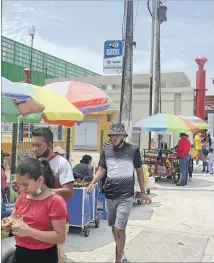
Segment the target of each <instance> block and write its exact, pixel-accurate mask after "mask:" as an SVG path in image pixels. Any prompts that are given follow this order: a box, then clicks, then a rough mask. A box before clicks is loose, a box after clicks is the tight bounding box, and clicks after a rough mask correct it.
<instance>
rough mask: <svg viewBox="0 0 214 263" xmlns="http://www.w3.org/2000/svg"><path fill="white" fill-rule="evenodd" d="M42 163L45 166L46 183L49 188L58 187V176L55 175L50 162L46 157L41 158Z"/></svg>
mask: <svg viewBox="0 0 214 263" xmlns="http://www.w3.org/2000/svg"><path fill="white" fill-rule="evenodd" d="M40 162H41V164H42V165H43V167H44V174H43V175H44V178H45V184H46V185H47V187H48V188H52V189H54V188H56V178H55V176H54V173H53V171H52V169H51V167H50V164H49V162H48V161H47V160H46V159H41V160H40Z"/></svg>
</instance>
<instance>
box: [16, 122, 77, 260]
mask: <svg viewBox="0 0 214 263" xmlns="http://www.w3.org/2000/svg"><path fill="white" fill-rule="evenodd" d="M32 146H33V152H34V153H35V155H36V158H38V159H40V158H45V159H47V160H48V161H49V163H50V166H51V169H52V170H53V172H54V174H55V176H56V189H53V191H54V192H56V193H57V194H59V195H61V196H62V197H63V198H64V199H65V200H68V199H70V198H71V196H72V193H73V182H74V177H73V172H72V168H71V165H70V163H69V162H68V161H67V160H66V159H65V158H64V157H62V156H60V155H58V154H55V153H54V152H53V133H52V131H51V130H50V129H49V128H46V127H42V128H37V129H35V130H33V132H32ZM13 189H14V190H15V191H16V192H18V193H20V189H19V186H18V185H14V187H13ZM67 220H68V219H67ZM68 229H69V225H68V224H67V229H66V233H67V232H68ZM58 257H59V263H65V262H67V258H66V255H65V244H61V245H58Z"/></svg>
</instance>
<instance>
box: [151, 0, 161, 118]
mask: <svg viewBox="0 0 214 263" xmlns="http://www.w3.org/2000/svg"><path fill="white" fill-rule="evenodd" d="M159 6H160V0H155V4H154V32H153V34H154V35H153V38H154V46H153V72H152V74H153V80H152V81H153V83H152V88H153V96H152V114H157V113H159V98H160V68H159V43H160V22H159V17H158V10H159Z"/></svg>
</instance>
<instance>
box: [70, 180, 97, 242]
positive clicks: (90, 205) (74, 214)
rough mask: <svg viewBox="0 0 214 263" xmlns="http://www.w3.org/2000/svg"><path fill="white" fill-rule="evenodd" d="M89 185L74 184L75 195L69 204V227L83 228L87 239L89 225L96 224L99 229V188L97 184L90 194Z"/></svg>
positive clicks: (82, 183) (83, 183) (78, 182)
mask: <svg viewBox="0 0 214 263" xmlns="http://www.w3.org/2000/svg"><path fill="white" fill-rule="evenodd" d="M88 184H89V183H87V182H81V181H76V182H75V183H74V194H73V196H72V198H71V199H70V200H69V201H68V202H67V207H68V216H69V225H70V226H72V227H78V228H81V229H82V230H83V232H84V236H85V237H88V236H89V232H90V228H89V227H88V225H89V223H92V222H94V223H95V227H96V228H98V227H99V218H98V214H97V202H98V195H99V186H98V184H97V185H96V186H95V187H94V189H93V192H92V193H91V194H88V192H87V186H88Z"/></svg>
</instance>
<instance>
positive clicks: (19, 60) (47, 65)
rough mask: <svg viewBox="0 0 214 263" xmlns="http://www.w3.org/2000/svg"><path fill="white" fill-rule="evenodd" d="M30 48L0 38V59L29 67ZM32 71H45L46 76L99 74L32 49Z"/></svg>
mask: <svg viewBox="0 0 214 263" xmlns="http://www.w3.org/2000/svg"><path fill="white" fill-rule="evenodd" d="M30 56H31V48H30V47H29V46H27V45H24V44H21V43H19V42H17V41H14V40H12V39H9V38H7V37H3V36H2V38H1V59H2V61H6V62H9V63H12V64H16V65H19V66H21V67H30ZM32 69H33V71H37V72H42V73H45V75H46V78H57V77H73V76H75V77H79V76H99V74H97V73H95V72H93V71H90V70H87V69H85V68H82V67H80V66H77V65H74V64H72V63H70V62H67V61H65V60H62V59H59V58H57V57H55V56H52V55H49V54H46V53H44V52H42V51H39V50H37V49H34V48H33V49H32Z"/></svg>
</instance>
